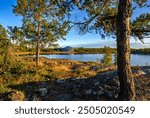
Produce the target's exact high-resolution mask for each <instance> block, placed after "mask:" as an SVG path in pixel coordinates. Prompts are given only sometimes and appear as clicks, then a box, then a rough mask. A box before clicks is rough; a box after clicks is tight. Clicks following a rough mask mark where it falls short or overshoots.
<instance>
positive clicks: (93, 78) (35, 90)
mask: <svg viewBox="0 0 150 118" xmlns="http://www.w3.org/2000/svg"><path fill="white" fill-rule="evenodd" d="M44 63H46V65H49V66H50V67H51V68H53V69H57V70H58V69H60V68H58V67H57V66H58V65H59V67H61V69H60V71H67V73H64V72H62V76H61V74H60V75H59V76H58V77H60V78H57V79H49V80H47V81H36V82H30V83H23V84H18V85H15V86H10V87H11V88H13V89H14V90H15V91H14V92H11V93H7V94H6V95H5V97H3V99H1V100H31V101H41V100H42V101H83V100H88V101H90V100H93V101H97V100H103V101H115V100H117V96H118V90H119V81H118V76H117V72H116V67H115V66H103V65H101V64H95V63H83V62H75V61H69V60H68V61H66V60H51V61H50V62H48V61H44ZM58 63H59V64H58ZM63 66H65V67H63ZM54 67H55V68H54ZM56 67H57V68H56ZM66 67H67V68H66ZM83 70H84V71H83ZM82 71H83V72H82ZM132 71H133V75H134V78H135V86H136V95H137V97H136V100H138V101H139V100H140V101H143V100H150V67H133V68H132ZM80 72H82V74H81V73H80ZM65 74H66V75H65Z"/></svg>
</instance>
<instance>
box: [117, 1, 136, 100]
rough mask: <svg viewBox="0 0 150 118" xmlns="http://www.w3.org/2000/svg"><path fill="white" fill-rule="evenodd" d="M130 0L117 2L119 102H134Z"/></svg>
mask: <svg viewBox="0 0 150 118" xmlns="http://www.w3.org/2000/svg"><path fill="white" fill-rule="evenodd" d="M131 9H132V2H131V0H119V6H118V15H117V55H118V57H117V62H118V63H117V65H118V76H119V81H120V91H119V95H118V98H119V100H126V101H128V100H135V87H134V78H133V76H132V71H131V67H130V26H129V25H130V17H131Z"/></svg>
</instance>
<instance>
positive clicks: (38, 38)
mask: <svg viewBox="0 0 150 118" xmlns="http://www.w3.org/2000/svg"><path fill="white" fill-rule="evenodd" d="M40 32H41V23H40V18H39V21H38V36H37V45H36V66H38V65H39V55H40V36H41V35H40Z"/></svg>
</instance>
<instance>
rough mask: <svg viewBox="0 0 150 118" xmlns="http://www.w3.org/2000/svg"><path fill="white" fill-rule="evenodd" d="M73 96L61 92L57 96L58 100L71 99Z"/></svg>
mask: <svg viewBox="0 0 150 118" xmlns="http://www.w3.org/2000/svg"><path fill="white" fill-rule="evenodd" d="M72 98H73V96H72V95H71V94H60V95H58V96H57V97H56V100H58V101H69V100H72Z"/></svg>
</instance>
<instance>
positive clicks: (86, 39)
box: [0, 0, 150, 48]
mask: <svg viewBox="0 0 150 118" xmlns="http://www.w3.org/2000/svg"><path fill="white" fill-rule="evenodd" d="M149 3H150V0H149ZM15 4H16V0H0V24H2V25H3V26H4V27H6V28H7V26H15V25H16V26H21V17H20V16H16V15H15V14H13V13H12V9H13V7H12V5H15ZM148 10H149V11H150V9H138V10H137V11H136V12H135V13H134V14H133V18H135V17H136V16H137V15H139V13H140V14H141V13H144V12H147V11H148ZM80 15H81V16H82V15H83V14H82V13H79V12H78V11H74V16H77V17H80ZM58 43H59V45H60V46H62V47H64V46H68V45H69V46H74V47H103V46H105V45H108V46H111V47H115V46H116V41H115V39H111V38H106V40H101V37H100V36H99V35H98V34H95V33H91V34H89V33H88V34H86V35H82V36H81V35H78V31H77V29H76V28H73V29H72V30H71V31H70V32H69V34H68V35H67V36H66V40H65V41H63V40H60V41H58ZM131 46H132V47H134V48H136V47H139V46H140V47H150V39H145V44H142V43H141V42H140V41H135V40H134V39H131Z"/></svg>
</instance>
